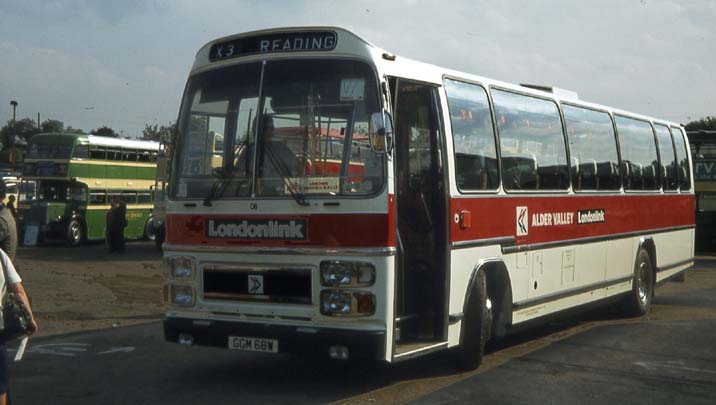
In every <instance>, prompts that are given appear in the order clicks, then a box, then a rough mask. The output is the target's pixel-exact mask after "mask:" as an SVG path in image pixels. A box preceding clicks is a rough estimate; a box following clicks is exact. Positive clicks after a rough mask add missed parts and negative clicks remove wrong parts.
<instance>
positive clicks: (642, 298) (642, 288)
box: [636, 262, 649, 306]
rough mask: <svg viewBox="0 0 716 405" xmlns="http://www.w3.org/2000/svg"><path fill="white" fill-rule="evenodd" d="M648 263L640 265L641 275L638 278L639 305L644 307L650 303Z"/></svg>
mask: <svg viewBox="0 0 716 405" xmlns="http://www.w3.org/2000/svg"><path fill="white" fill-rule="evenodd" d="M647 271H648V269H647V267H646V263H644V262H641V263H639V273H638V275H637V278H636V283H637V285H636V287H637V293H638V296H639V303H640V304H641V305H642V306H644V305H646V304H647V303H648V302H649V280H648V275H647Z"/></svg>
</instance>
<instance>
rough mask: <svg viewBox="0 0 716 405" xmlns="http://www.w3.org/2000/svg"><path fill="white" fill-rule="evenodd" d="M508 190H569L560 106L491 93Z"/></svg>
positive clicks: (503, 172) (514, 94) (502, 93)
mask: <svg viewBox="0 0 716 405" xmlns="http://www.w3.org/2000/svg"><path fill="white" fill-rule="evenodd" d="M492 100H493V103H494V107H495V118H496V121H497V132H498V134H499V138H500V150H501V151H502V156H501V163H502V178H503V185H504V187H505V189H507V190H566V189H568V188H569V169H568V168H567V148H566V146H565V142H564V135H563V133H562V119H561V117H560V115H559V109H558V107H557V104H555V103H554V101H552V100H545V99H541V98H537V97H533V96H528V95H523V94H517V93H513V92H509V91H505V90H498V89H492Z"/></svg>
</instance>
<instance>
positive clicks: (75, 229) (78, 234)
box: [67, 219, 84, 246]
mask: <svg viewBox="0 0 716 405" xmlns="http://www.w3.org/2000/svg"><path fill="white" fill-rule="evenodd" d="M83 237H84V230H83V228H82V223H81V222H80V221H78V220H76V219H73V220H72V221H70V224H69V225H68V226H67V243H68V244H69V245H70V246H78V245H79V244H80V243H82V238H83Z"/></svg>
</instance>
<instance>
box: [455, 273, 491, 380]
mask: <svg viewBox="0 0 716 405" xmlns="http://www.w3.org/2000/svg"><path fill="white" fill-rule="evenodd" d="M471 288H472V290H471V291H470V297H469V298H468V302H467V305H466V306H465V314H464V317H463V319H462V328H461V329H462V330H461V332H460V348H459V349H458V350H457V352H456V353H455V354H456V355H457V365H458V367H459V368H460V369H462V370H466V371H470V370H475V369H476V368H478V367H479V366H480V363H482V357H483V355H484V353H485V346H486V345H487V341H488V340H490V334H491V330H490V329H491V326H492V302H491V301H490V299H489V297H488V296H487V282H486V280H485V273H484V272H482V271H478V273H477V275H476V279H475V281H474V283H473V285H472V287H471Z"/></svg>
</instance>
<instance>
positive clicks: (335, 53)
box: [191, 26, 681, 126]
mask: <svg viewBox="0 0 716 405" xmlns="http://www.w3.org/2000/svg"><path fill="white" fill-rule="evenodd" d="M310 32H334V33H335V34H336V43H335V47H334V48H332V49H330V50H326V49H322V50H317V51H312V50H301V52H296V51H294V50H290V49H289V50H288V51H286V52H282V51H280V50H278V51H273V52H270V53H246V54H245V55H242V56H241V57H230V58H225V59H221V60H215V61H211V60H210V51H211V50H212V46H214V45H218V44H226V43H231V41H234V40H241V39H245V38H252V37H255V38H260V37H261V36H265V37H266V38H269V37H275V36H276V35H278V34H282V33H284V34H299V35H300V34H301V33H310ZM329 55H330V56H331V57H353V58H359V59H364V60H367V61H371V62H372V63H373V64H374V65H375V66H376V67H377V69H378V71H379V73H380V74H381V75H383V74H385V75H388V76H396V77H402V78H407V79H414V80H419V81H422V82H427V83H433V84H436V85H438V86H442V84H443V80H444V78H445V77H450V78H454V79H460V80H466V81H471V82H475V83H479V84H482V85H483V86H485V87H493V86H494V87H499V88H503V89H506V90H512V91H516V92H521V93H524V94H531V95H534V96H537V97H543V98H550V99H553V100H555V101H558V102H567V103H570V104H574V105H578V106H583V107H587V108H592V109H597V110H603V111H607V112H611V113H613V114H618V115H624V116H629V117H632V118H637V119H642V120H646V121H653V122H655V123H661V124H665V125H671V126H681V124H679V123H677V122H673V121H667V120H663V119H660V118H657V117H650V116H647V115H642V114H635V113H633V112H629V111H625V110H620V109H616V108H613V107H609V106H605V105H600V104H596V103H590V102H585V101H582V100H579V99H578V98H577V93H576V92H572V91H568V90H561V89H560V90H559V91H557V92H554V91H549V90H548V89H552V88H553V87H550V86H533V87H542V88H543V89H542V90H538V89H535V88H529V87H526V86H523V85H519V84H514V83H508V82H502V81H499V80H494V79H489V78H486V77H482V76H478V75H475V74H471V73H466V72H461V71H457V70H452V69H448V68H443V67H439V66H436V65H432V64H429V63H424V62H418V61H415V60H411V59H408V58H403V57H400V56H397V55H395V54H393V53H390V52H387V51H385V50H383V49H381V48H379V47H377V46H375V45H373V44H371V43H370V42H368V41H366V40H365V39H363V38H361V37H360V36H358V35H356V34H354V33H353V32H351V31H349V30H347V29H345V28H339V27H331V26H314V27H282V28H273V29H266V30H259V31H251V32H246V33H241V34H236V35H230V36H226V37H222V38H219V39H216V40H214V41H211V42H209V43H207V44H205V45H204V46H203V47H202V48H200V49H199V51H198V52H197V54H196V59H195V61H194V66H193V67H192V72H191V73H192V74H194V73H198V72H201V71H204V70H208V69H213V68H218V67H222V66H230V65H234V64H237V63H245V62H251V61H254V62H255V61H260V60H265V59H286V58H307V57H314V58H315V57H327V56H329ZM457 57H459V55H456V58H457ZM585 80H587V79H586V78H585Z"/></svg>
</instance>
